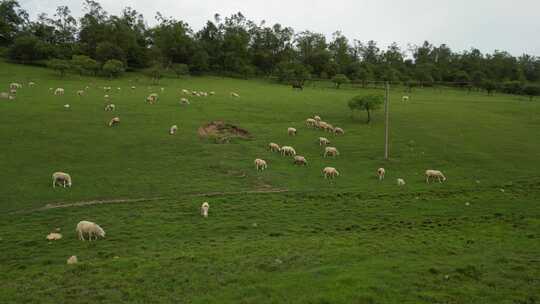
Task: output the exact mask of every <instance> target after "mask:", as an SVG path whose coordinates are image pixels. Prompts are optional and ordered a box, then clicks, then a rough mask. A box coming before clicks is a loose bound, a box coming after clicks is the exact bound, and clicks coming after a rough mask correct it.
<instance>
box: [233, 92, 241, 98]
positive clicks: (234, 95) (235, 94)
mask: <svg viewBox="0 0 540 304" xmlns="http://www.w3.org/2000/svg"><path fill="white" fill-rule="evenodd" d="M231 97H240V95H238V93H235V92H231Z"/></svg>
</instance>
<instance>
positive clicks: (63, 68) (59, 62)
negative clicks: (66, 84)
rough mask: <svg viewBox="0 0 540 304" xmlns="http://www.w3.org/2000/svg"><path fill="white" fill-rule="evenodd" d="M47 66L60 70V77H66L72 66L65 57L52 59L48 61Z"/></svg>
mask: <svg viewBox="0 0 540 304" xmlns="http://www.w3.org/2000/svg"><path fill="white" fill-rule="evenodd" d="M47 67H48V68H50V69H53V70H55V71H58V73H60V77H64V75H66V72H67V71H68V70H69V69H70V68H71V66H70V65H69V61H67V60H64V59H51V60H49V61H47Z"/></svg>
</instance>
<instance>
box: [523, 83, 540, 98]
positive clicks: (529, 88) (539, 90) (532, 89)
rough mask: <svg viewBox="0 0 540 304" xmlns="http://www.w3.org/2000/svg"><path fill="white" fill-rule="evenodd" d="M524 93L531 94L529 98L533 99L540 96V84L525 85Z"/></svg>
mask: <svg viewBox="0 0 540 304" xmlns="http://www.w3.org/2000/svg"><path fill="white" fill-rule="evenodd" d="M523 93H524V94H525V95H527V96H529V100H531V101H532V100H533V98H534V96H540V86H538V85H532V84H529V85H526V86H525V87H523Z"/></svg>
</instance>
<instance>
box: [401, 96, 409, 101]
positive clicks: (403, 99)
mask: <svg viewBox="0 0 540 304" xmlns="http://www.w3.org/2000/svg"><path fill="white" fill-rule="evenodd" d="M401 101H409V96H403V97H401Z"/></svg>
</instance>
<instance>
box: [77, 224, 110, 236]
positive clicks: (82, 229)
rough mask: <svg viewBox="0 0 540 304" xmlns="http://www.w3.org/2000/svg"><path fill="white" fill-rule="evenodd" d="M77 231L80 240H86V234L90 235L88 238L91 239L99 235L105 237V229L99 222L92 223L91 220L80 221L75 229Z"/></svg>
mask: <svg viewBox="0 0 540 304" xmlns="http://www.w3.org/2000/svg"><path fill="white" fill-rule="evenodd" d="M75 231H77V234H78V236H79V240H82V241H84V240H85V239H84V235H85V234H87V235H88V240H89V241H91V240H92V238H94V239H95V240H97V239H98V237H102V238H104V237H105V231H104V230H103V229H102V228H101V227H99V225H98V224H96V223H92V222H89V221H80V222H79V223H78V224H77V228H76V229H75Z"/></svg>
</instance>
